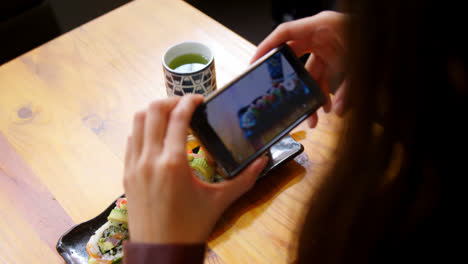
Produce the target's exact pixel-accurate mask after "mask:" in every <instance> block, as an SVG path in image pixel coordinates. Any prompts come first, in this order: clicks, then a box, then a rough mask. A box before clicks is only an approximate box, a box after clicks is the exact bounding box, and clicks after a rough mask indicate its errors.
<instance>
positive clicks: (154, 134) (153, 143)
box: [144, 97, 180, 152]
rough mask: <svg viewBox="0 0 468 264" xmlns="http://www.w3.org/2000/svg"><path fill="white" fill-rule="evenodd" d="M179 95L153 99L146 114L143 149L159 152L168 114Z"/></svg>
mask: <svg viewBox="0 0 468 264" xmlns="http://www.w3.org/2000/svg"><path fill="white" fill-rule="evenodd" d="M179 100H180V97H170V98H168V99H166V100H158V101H154V102H153V103H151V104H150V106H149V107H148V110H147V114H146V120H145V128H144V151H145V152H152V151H154V152H159V151H160V150H161V149H162V147H163V144H164V137H165V135H166V129H167V123H168V120H169V115H170V113H171V111H172V110H173V109H174V107H175V106H176V105H177V103H178V102H179Z"/></svg>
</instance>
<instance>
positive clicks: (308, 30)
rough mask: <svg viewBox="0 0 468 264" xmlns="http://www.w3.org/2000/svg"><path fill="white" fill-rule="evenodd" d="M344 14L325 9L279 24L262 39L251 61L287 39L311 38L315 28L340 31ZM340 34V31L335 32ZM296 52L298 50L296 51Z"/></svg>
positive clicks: (287, 40)
mask: <svg viewBox="0 0 468 264" xmlns="http://www.w3.org/2000/svg"><path fill="white" fill-rule="evenodd" d="M344 19H345V16H344V15H343V14H340V13H338V12H332V11H325V12H321V13H319V14H317V15H315V16H311V17H307V18H302V19H298V20H294V21H291V22H287V23H283V24H281V25H279V26H278V27H277V28H276V29H275V30H274V31H273V32H272V33H271V34H270V35H269V36H268V37H266V38H265V40H263V41H262V42H261V43H260V45H258V49H257V51H256V53H255V55H254V56H253V58H252V61H251V62H254V61H256V60H257V59H259V58H260V57H262V56H263V55H265V54H266V53H267V52H268V51H270V50H271V49H273V48H275V47H278V46H279V45H280V44H282V43H286V42H289V41H295V40H302V39H312V38H313V35H314V33H315V31H316V29H317V28H319V27H329V28H333V29H336V30H337V31H341V29H340V28H341V24H342V23H343V21H344ZM337 33H338V34H341V32H337ZM296 53H298V52H296Z"/></svg>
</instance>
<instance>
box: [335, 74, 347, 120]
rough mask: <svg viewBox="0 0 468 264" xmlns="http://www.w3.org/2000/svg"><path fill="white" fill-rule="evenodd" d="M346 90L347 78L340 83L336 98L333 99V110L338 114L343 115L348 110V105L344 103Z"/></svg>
mask: <svg viewBox="0 0 468 264" xmlns="http://www.w3.org/2000/svg"><path fill="white" fill-rule="evenodd" d="M345 90H346V80H345V81H344V82H343V83H342V84H341V85H340V87H339V88H338V90H337V91H336V93H335V98H334V100H333V112H335V114H336V115H338V116H343V115H344V114H345V112H346V107H345V104H344V97H345Z"/></svg>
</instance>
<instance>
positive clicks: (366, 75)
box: [124, 0, 468, 263]
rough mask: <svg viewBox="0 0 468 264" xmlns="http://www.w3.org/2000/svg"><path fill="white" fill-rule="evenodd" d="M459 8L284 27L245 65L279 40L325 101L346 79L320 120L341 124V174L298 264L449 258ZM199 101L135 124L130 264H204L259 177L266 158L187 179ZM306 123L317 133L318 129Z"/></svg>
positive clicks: (129, 164) (384, 5)
mask: <svg viewBox="0 0 468 264" xmlns="http://www.w3.org/2000/svg"><path fill="white" fill-rule="evenodd" d="M434 2H435V1H434ZM443 4H446V6H444V5H443ZM461 4H462V3H455V2H453V3H450V4H449V3H447V2H444V3H440V2H437V3H433V2H432V1H406V0H392V1H374V0H360V1H352V4H350V5H346V4H345V5H344V6H343V10H346V13H347V14H348V15H346V16H345V15H342V14H339V13H335V12H324V13H320V14H319V15H317V16H313V17H310V18H305V19H301V20H297V21H293V22H289V23H286V24H283V25H281V26H279V27H278V28H277V29H276V30H275V31H274V32H273V33H272V34H271V35H270V36H269V37H267V38H266V39H265V41H264V42H262V43H261V44H260V46H259V48H258V51H257V53H256V55H255V56H254V59H253V60H255V59H257V58H259V57H261V56H262V55H263V54H265V53H266V52H267V51H268V50H270V49H271V48H273V47H275V46H277V45H279V44H280V43H282V42H287V43H288V44H290V45H291V46H292V47H293V49H294V50H295V51H296V53H297V54H298V55H302V54H304V53H307V52H313V54H314V56H310V58H309V61H308V62H307V63H306V68H307V69H308V71H309V72H310V74H311V75H312V76H313V77H314V78H315V79H316V80H317V81H318V82H319V83H320V84H321V86H322V87H323V88H324V89H325V90H328V86H329V84H330V83H331V81H332V80H333V78H334V76H336V75H337V74H342V73H344V77H345V78H344V81H343V82H342V83H341V85H340V89H339V90H338V92H337V95H335V97H334V100H333V106H332V104H331V102H330V103H329V104H328V105H327V106H326V107H325V109H326V110H330V109H331V108H332V107H333V109H334V111H335V112H336V113H338V114H343V113H344V112H347V114H346V115H345V117H344V119H345V120H344V121H345V125H346V126H345V127H346V129H344V132H343V134H342V135H341V137H340V142H339V144H338V148H337V154H336V155H337V160H336V164H335V166H334V167H333V169H332V170H331V171H330V172H329V175H328V176H327V177H326V180H325V181H324V183H323V185H322V186H321V187H320V188H319V189H318V191H317V192H316V193H314V196H313V197H312V202H311V207H310V210H309V212H308V214H307V216H306V221H305V224H304V226H303V230H302V233H301V236H300V241H299V242H300V243H299V245H300V246H299V254H298V263H305V262H314V263H345V262H346V263H349V262H352V263H364V262H371V263H372V262H378V263H385V262H389V263H390V262H395V261H399V262H401V261H402V260H403V261H404V262H407V261H408V262H409V261H416V262H418V263H421V262H424V261H426V260H435V259H436V260H437V259H439V260H440V259H442V257H444V260H445V259H446V258H449V257H450V255H448V254H445V252H444V251H442V249H444V247H443V244H444V243H447V242H449V241H450V240H447V239H448V238H449V237H448V234H452V232H451V231H453V230H454V229H455V230H456V228H457V227H459V226H458V225H455V222H453V223H452V224H451V225H442V220H441V218H442V208H443V207H442V200H441V186H443V185H445V183H446V182H447V179H449V178H450V179H451V181H453V182H456V177H453V176H455V175H458V174H460V172H463V171H464V170H463V169H464V168H463V165H464V163H463V160H462V159H463V155H457V154H456V153H457V150H458V149H460V148H462V147H464V146H466V142H467V140H466V136H465V135H466V129H464V128H463V127H464V125H463V124H462V122H463V120H465V117H466V114H467V110H466V108H465V107H464V103H465V102H466V99H467V91H468V89H467V76H468V75H467V66H468V65H467V62H468V58H467V54H466V51H465V49H466V47H468V45H466V44H467V43H466V41H465V40H464V39H465V38H464V36H463V35H464V34H462V32H466V30H465V29H464V24H465V23H463V16H462V12H463V11H462V10H464V9H463V6H461ZM458 13H460V14H458ZM201 101H202V98H201V97H197V96H187V97H183V98H170V99H167V100H164V101H158V102H155V103H153V104H152V105H151V106H150V107H149V109H148V110H147V111H146V112H141V113H138V114H137V115H136V116H135V122H134V129H133V132H132V135H131V136H130V138H129V144H128V148H127V155H126V166H125V177H124V179H125V180H124V185H125V190H126V194H127V197H128V201H129V202H128V208H129V229H130V235H131V241H130V242H129V243H127V244H126V245H125V250H126V251H125V256H126V262H127V263H149V262H151V261H154V260H155V259H157V260H158V261H159V262H158V263H176V262H177V261H179V263H202V261H203V254H204V243H205V242H206V240H207V238H208V236H209V234H210V232H211V231H212V228H213V226H214V224H215V223H216V221H217V219H218V218H219V217H220V215H221V213H222V212H223V210H224V209H226V208H227V206H228V205H229V204H230V203H232V202H233V201H234V200H235V199H237V198H238V197H239V196H240V195H242V194H243V193H244V192H246V191H247V190H248V189H249V188H251V187H252V186H253V184H254V181H255V178H256V176H257V174H258V173H259V172H260V171H261V170H262V168H263V166H265V163H266V160H265V159H264V158H261V159H259V160H257V161H255V162H254V163H252V164H251V165H250V166H249V167H248V168H247V169H246V170H244V171H243V173H242V174H241V175H239V176H238V177H236V178H235V179H233V180H232V181H227V182H223V183H221V184H216V185H206V184H204V183H201V182H200V181H197V180H195V179H194V178H193V177H192V176H191V174H190V170H189V167H188V164H187V161H186V155H185V145H184V141H185V137H186V134H187V131H188V123H189V120H190V117H191V114H192V113H193V110H194V109H195V107H196V106H197V105H198V104H199V103H200V102H201ZM346 110H347V111H346ZM308 121H309V125H310V126H311V127H313V126H315V124H316V122H317V117H316V116H312V117H311V118H310V119H309V120H308ZM465 174H466V173H465ZM453 191H454V190H453ZM154 201H158V202H157V203H155V202H154ZM450 216H451V214H446V217H450ZM442 227H443V228H442ZM164 261H166V262H164Z"/></svg>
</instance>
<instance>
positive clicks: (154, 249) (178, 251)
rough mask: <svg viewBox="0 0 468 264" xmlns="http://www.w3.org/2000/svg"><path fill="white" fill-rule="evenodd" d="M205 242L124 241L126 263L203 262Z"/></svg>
mask: <svg viewBox="0 0 468 264" xmlns="http://www.w3.org/2000/svg"><path fill="white" fill-rule="evenodd" d="M204 257H205V244H144V243H132V242H129V241H127V242H125V243H124V261H123V263H124V264H136V263H138V264H147V263H152V264H156V263H157V264H177V263H193V264H197V263H200V264H201V263H203V260H204Z"/></svg>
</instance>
